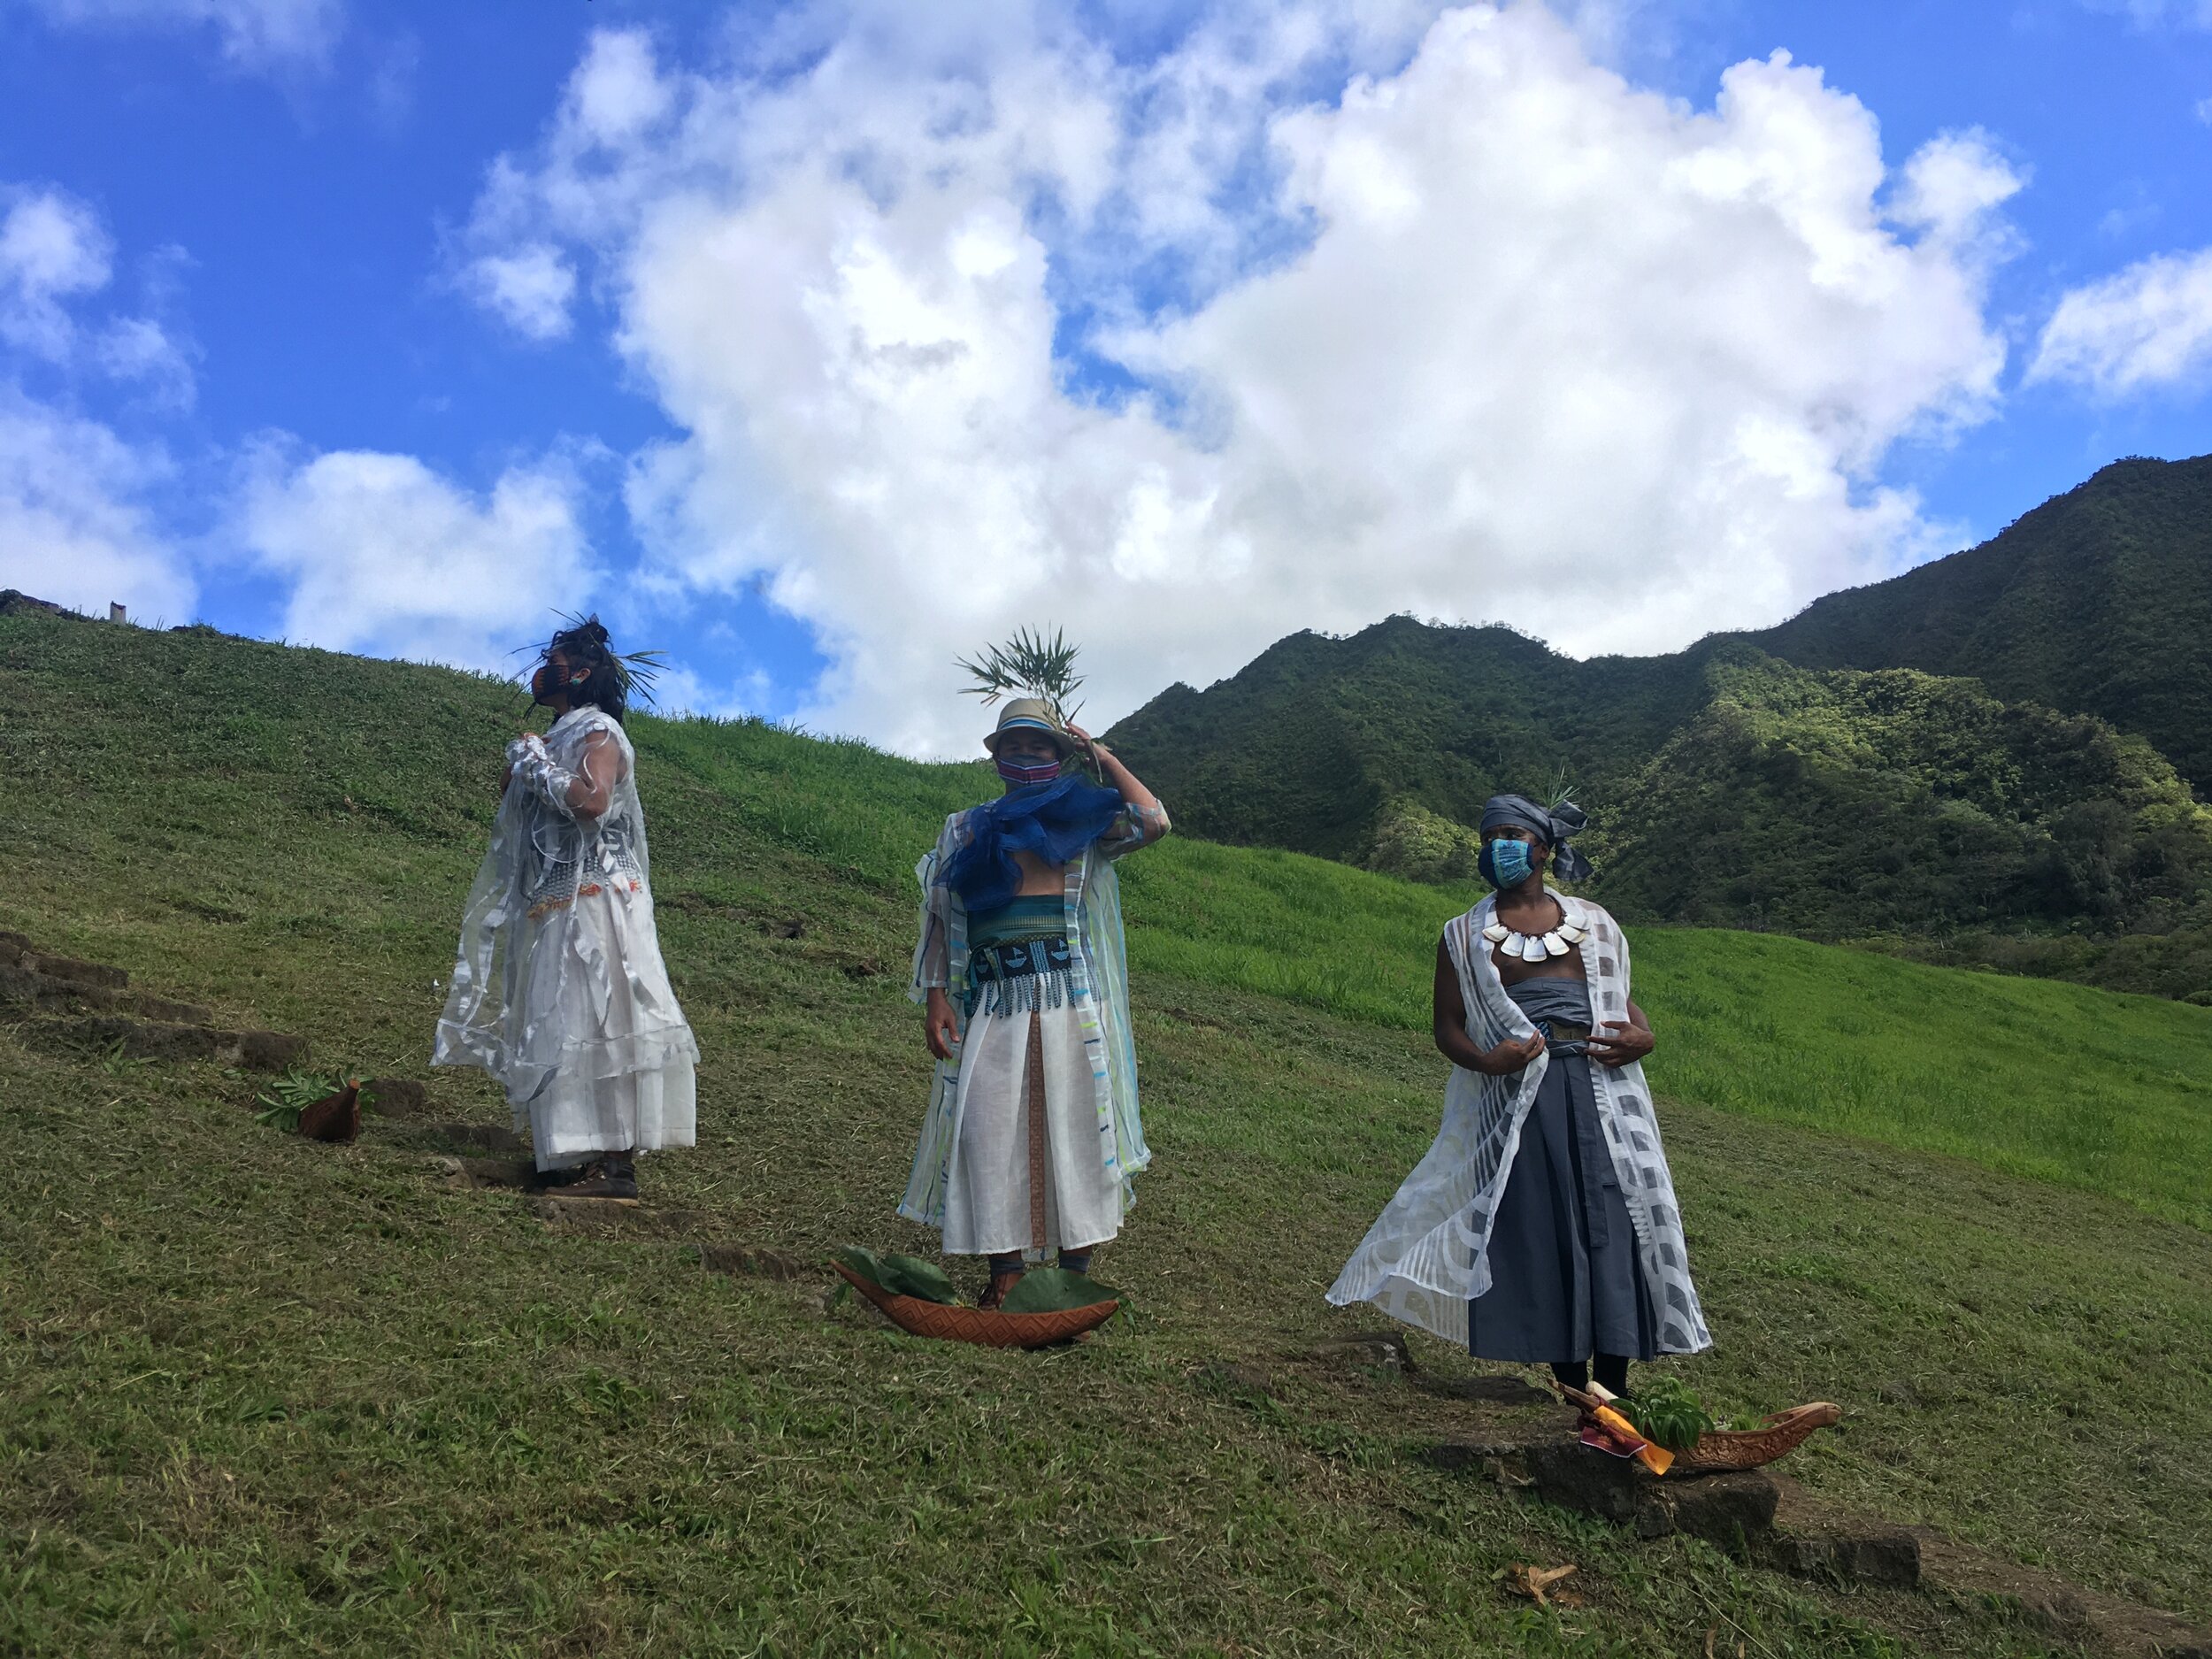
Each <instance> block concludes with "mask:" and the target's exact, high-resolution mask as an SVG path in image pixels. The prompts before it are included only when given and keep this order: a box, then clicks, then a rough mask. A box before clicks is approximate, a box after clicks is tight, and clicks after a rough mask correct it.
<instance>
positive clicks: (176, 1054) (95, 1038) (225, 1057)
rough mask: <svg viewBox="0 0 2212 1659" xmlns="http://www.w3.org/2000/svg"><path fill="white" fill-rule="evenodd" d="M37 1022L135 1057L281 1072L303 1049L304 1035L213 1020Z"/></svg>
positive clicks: (102, 1017) (100, 1017)
mask: <svg viewBox="0 0 2212 1659" xmlns="http://www.w3.org/2000/svg"><path fill="white" fill-rule="evenodd" d="M37 1024H38V1025H40V1026H41V1027H42V1028H44V1029H46V1030H49V1031H51V1032H53V1033H55V1034H57V1035H59V1036H62V1037H65V1038H67V1039H69V1040H70V1041H75V1042H80V1043H84V1044H88V1045H89V1046H91V1047H93V1048H116V1047H117V1046H118V1045H119V1046H120V1048H121V1051H122V1052H123V1054H124V1055H125V1056H127V1057H129V1058H131V1059H134V1060H212V1061H214V1062H215V1063H216V1064H219V1065H234V1066H242V1067H243V1068H245V1069H246V1070H248V1071H282V1070H284V1068H285V1067H287V1066H288V1065H293V1064H297V1063H298V1062H299V1061H300V1060H301V1059H303V1058H304V1057H305V1056H306V1054H307V1039H306V1038H304V1037H294V1036H290V1035H288V1034H287V1033H283V1032H280V1031H222V1030H219V1029H218V1028H217V1027H215V1026H212V1025H180V1024H173V1023H171V1022H169V1021H166V1020H157V1019H138V1018H132V1017H130V1016H128V1015H123V1014H95V1015H91V1016H88V1017H86V1018H74V1019H72V1018H50V1019H42V1020H39V1021H38V1022H37Z"/></svg>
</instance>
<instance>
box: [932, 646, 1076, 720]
mask: <svg viewBox="0 0 2212 1659" xmlns="http://www.w3.org/2000/svg"><path fill="white" fill-rule="evenodd" d="M1079 649H1081V648H1080V647H1078V646H1074V645H1071V644H1069V643H1068V641H1067V636H1066V635H1065V634H1063V633H1062V632H1061V631H1060V630H1059V629H1058V628H1055V629H1053V631H1052V638H1051V639H1050V640H1047V639H1046V638H1045V636H1044V634H1042V633H1041V632H1039V633H1035V634H1033V633H1031V632H1030V631H1029V630H1028V629H1027V628H1022V629H1019V630H1018V631H1017V632H1016V633H1015V634H1014V637H1013V638H1012V639H1010V640H1009V641H1007V642H1006V643H1005V644H1003V645H993V646H989V647H987V648H986V649H983V650H980V651H979V652H977V653H976V655H975V657H974V658H973V659H972V660H971V659H970V658H968V657H954V658H953V665H954V666H955V667H956V668H964V669H966V670H967V671H968V672H969V673H970V674H971V675H972V676H973V677H974V679H975V684H973V685H972V686H964V687H961V689H962V690H963V691H964V692H966V693H967V694H968V695H970V696H974V697H980V698H982V699H983V701H984V703H986V704H989V703H996V702H997V701H998V700H999V699H1000V698H1001V697H1003V696H1006V695H1020V696H1029V697H1035V698H1036V699H1038V701H1040V702H1041V703H1043V704H1044V705H1045V707H1046V708H1047V709H1048V710H1050V712H1051V715H1052V719H1053V723H1054V724H1055V725H1056V726H1066V725H1067V724H1068V722H1069V721H1071V720H1072V719H1073V718H1075V715H1076V711H1077V710H1079V709H1080V708H1082V706H1083V705H1082V704H1081V703H1072V704H1071V703H1069V701H1068V699H1069V698H1070V697H1071V696H1072V695H1074V694H1075V690H1076V687H1079V686H1080V685H1081V684H1082V683H1083V676H1082V675H1080V674H1079V673H1077V672H1075V657H1076V653H1077V651H1078V650H1079Z"/></svg>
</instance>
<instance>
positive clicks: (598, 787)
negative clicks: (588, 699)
mask: <svg viewBox="0 0 2212 1659" xmlns="http://www.w3.org/2000/svg"><path fill="white" fill-rule="evenodd" d="M507 762H508V766H509V769H510V771H511V772H512V773H513V775H514V776H516V777H518V778H520V779H522V780H524V782H526V784H527V785H528V786H529V787H530V789H531V791H532V792H533V793H534V795H537V797H538V798H539V799H540V800H541V801H543V802H544V803H546V804H547V805H548V806H549V807H551V808H553V809H554V810H556V811H557V812H562V813H565V814H566V815H567V816H568V817H570V818H580V819H583V818H599V817H601V816H603V814H604V813H605V812H606V810H607V807H608V804H609V803H611V801H612V800H613V799H614V791H615V786H616V785H617V784H618V783H620V782H621V781H622V766H623V760H622V745H621V744H620V743H618V741H615V738H614V736H613V735H612V734H611V733H608V732H604V731H597V732H594V733H591V734H590V735H589V736H588V737H587V738H586V739H585V740H584V757H583V763H582V764H580V766H579V767H578V768H577V769H576V770H575V771H574V772H571V771H569V770H568V768H567V767H565V766H564V765H562V764H560V763H559V762H558V761H557V760H555V759H554V758H553V757H552V756H551V754H549V752H548V751H547V749H546V747H545V740H544V739H542V738H541V737H539V736H537V735H536V734H534V733H529V734H526V735H525V736H522V737H518V738H517V739H516V740H515V741H513V742H511V743H510V744H509V745H508V746H507Z"/></svg>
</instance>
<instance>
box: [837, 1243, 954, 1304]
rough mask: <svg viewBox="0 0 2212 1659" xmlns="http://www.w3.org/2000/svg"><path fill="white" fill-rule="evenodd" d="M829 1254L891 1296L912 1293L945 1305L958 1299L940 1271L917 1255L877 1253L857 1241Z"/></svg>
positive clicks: (935, 1265)
mask: <svg viewBox="0 0 2212 1659" xmlns="http://www.w3.org/2000/svg"><path fill="white" fill-rule="evenodd" d="M830 1255H831V1257H832V1258H833V1260H835V1261H839V1262H841V1263H844V1264H845V1265H846V1266H847V1267H849V1268H850V1269H852V1271H854V1272H856V1273H857V1274H859V1275H860V1276H861V1278H863V1279H866V1280H867V1281H868V1282H869V1283H870V1284H871V1285H873V1286H876V1287H877V1288H878V1289H879V1290H887V1291H889V1292H890V1293H891V1294H893V1295H895V1296H914V1297H918V1298H919V1299H920V1300H921V1301H923V1302H944V1303H946V1304H948V1305H950V1304H952V1303H955V1302H958V1301H959V1300H960V1293H959V1292H958V1291H956V1290H955V1289H954V1288H953V1287H952V1280H950V1279H947V1278H946V1277H945V1271H944V1270H943V1269H942V1268H941V1267H939V1266H938V1265H937V1264H936V1263H934V1262H925V1261H924V1260H922V1258H921V1257H920V1256H896V1255H891V1256H878V1255H877V1254H876V1253H875V1252H874V1251H873V1250H868V1249H863V1248H861V1247H860V1246H859V1245H857V1244H845V1245H840V1246H839V1247H838V1248H836V1249H834V1250H833V1251H831V1252H830Z"/></svg>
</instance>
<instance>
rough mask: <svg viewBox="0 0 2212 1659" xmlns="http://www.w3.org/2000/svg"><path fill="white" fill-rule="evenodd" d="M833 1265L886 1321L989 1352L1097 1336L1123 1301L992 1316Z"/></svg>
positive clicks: (912, 1332)
mask: <svg viewBox="0 0 2212 1659" xmlns="http://www.w3.org/2000/svg"><path fill="white" fill-rule="evenodd" d="M830 1265H831V1266H832V1267H833V1268H835V1269H836V1270H837V1271H839V1272H840V1273H841V1274H842V1275H843V1276H844V1279H845V1282H846V1283H847V1284H849V1285H850V1286H852V1287H853V1288H854V1289H855V1290H856V1291H858V1292H859V1293H860V1294H862V1295H864V1296H865V1297H866V1298H867V1299H868V1300H869V1301H870V1302H873V1303H875V1305H876V1307H877V1308H878V1310H880V1311H881V1313H882V1315H883V1317H885V1318H887V1319H888V1320H889V1321H890V1322H891V1323H892V1324H893V1325H896V1326H898V1327H899V1329H900V1330H902V1331H904V1332H907V1333H910V1334H911V1335H914V1336H931V1337H936V1338H938V1339H940V1340H942V1341H947V1342H974V1343H978V1344H979V1345H981V1346H982V1347H984V1348H1044V1347H1047V1346H1048V1345H1049V1344H1051V1343H1054V1342H1065V1341H1067V1340H1070V1339H1071V1338H1074V1337H1078V1336H1080V1335H1082V1334H1083V1333H1084V1332H1086V1331H1095V1330H1097V1329H1098V1327H1099V1326H1100V1325H1104V1324H1105V1323H1106V1321H1107V1320H1109V1319H1110V1318H1112V1317H1114V1314H1115V1312H1116V1310H1118V1309H1119V1308H1120V1306H1121V1303H1119V1302H1093V1303H1091V1305H1090V1306H1089V1307H1087V1308H1066V1309H1062V1310H1058V1311H1056V1312H1053V1313H998V1312H995V1311H994V1312H986V1311H985V1310H983V1309H981V1308H963V1307H958V1306H956V1305H954V1304H952V1303H949V1302H929V1301H926V1300H924V1299H923V1298H922V1297H919V1296H902V1295H899V1294H896V1293H895V1292H892V1291H888V1290H886V1289H884V1287H883V1286H880V1285H876V1284H871V1283H870V1282H869V1281H868V1280H867V1279H863V1278H862V1277H861V1276H860V1275H859V1274H857V1273H856V1272H854V1271H853V1270H852V1269H851V1268H849V1267H847V1266H846V1265H845V1264H844V1263H842V1262H832V1263H830Z"/></svg>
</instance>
